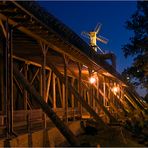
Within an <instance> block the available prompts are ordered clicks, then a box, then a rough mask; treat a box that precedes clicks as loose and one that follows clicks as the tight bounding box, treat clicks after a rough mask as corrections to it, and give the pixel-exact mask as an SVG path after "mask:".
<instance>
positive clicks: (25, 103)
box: [24, 63, 28, 113]
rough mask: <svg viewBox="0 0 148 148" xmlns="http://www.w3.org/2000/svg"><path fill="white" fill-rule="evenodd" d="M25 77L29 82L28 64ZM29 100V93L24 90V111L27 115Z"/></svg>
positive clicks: (25, 67)
mask: <svg viewBox="0 0 148 148" xmlns="http://www.w3.org/2000/svg"><path fill="white" fill-rule="evenodd" d="M24 76H25V79H26V80H27V79H28V64H27V63H26V64H25V66H24ZM27 98H28V94H27V91H26V90H25V89H24V109H25V111H26V113H27Z"/></svg>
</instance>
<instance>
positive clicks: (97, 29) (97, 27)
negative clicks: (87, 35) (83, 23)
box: [94, 23, 102, 34]
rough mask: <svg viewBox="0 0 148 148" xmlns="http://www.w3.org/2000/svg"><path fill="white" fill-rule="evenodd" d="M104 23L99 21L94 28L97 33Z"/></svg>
mask: <svg viewBox="0 0 148 148" xmlns="http://www.w3.org/2000/svg"><path fill="white" fill-rule="evenodd" d="M101 26H102V24H100V23H98V24H97V26H96V27H95V29H94V32H96V34H97V33H98V32H99V31H100V29H101Z"/></svg>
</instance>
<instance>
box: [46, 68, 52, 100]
mask: <svg viewBox="0 0 148 148" xmlns="http://www.w3.org/2000/svg"><path fill="white" fill-rule="evenodd" d="M51 73H52V72H51V70H50V71H49V75H48V80H47V90H46V99H45V100H46V102H48V97H49V89H50V83H51Z"/></svg>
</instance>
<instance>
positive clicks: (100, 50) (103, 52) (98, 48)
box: [97, 46, 105, 54]
mask: <svg viewBox="0 0 148 148" xmlns="http://www.w3.org/2000/svg"><path fill="white" fill-rule="evenodd" d="M97 48H98V49H99V50H100V51H101V53H103V54H104V53H105V52H104V51H103V50H102V49H101V48H100V47H99V46H97Z"/></svg>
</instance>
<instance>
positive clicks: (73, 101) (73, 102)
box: [71, 78, 75, 120]
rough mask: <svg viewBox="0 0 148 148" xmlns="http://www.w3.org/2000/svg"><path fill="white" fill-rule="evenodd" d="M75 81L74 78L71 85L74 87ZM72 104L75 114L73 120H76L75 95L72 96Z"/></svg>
mask: <svg viewBox="0 0 148 148" xmlns="http://www.w3.org/2000/svg"><path fill="white" fill-rule="evenodd" d="M74 81H75V78H72V82H71V85H72V86H73V87H74ZM71 103H72V112H73V120H75V100H74V95H73V94H71Z"/></svg>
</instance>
